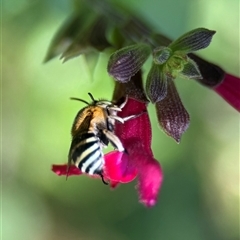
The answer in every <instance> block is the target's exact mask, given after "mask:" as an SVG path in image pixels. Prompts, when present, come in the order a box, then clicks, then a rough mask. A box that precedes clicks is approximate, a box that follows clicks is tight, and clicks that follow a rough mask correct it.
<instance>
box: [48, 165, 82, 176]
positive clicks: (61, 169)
mask: <svg viewBox="0 0 240 240" xmlns="http://www.w3.org/2000/svg"><path fill="white" fill-rule="evenodd" d="M52 171H53V172H54V173H56V174H57V175H58V176H62V175H67V164H63V165H54V164H53V165H52ZM81 174H82V172H81V171H80V170H79V169H78V168H77V167H75V166H74V165H71V166H70V167H69V171H68V176H72V175H81Z"/></svg>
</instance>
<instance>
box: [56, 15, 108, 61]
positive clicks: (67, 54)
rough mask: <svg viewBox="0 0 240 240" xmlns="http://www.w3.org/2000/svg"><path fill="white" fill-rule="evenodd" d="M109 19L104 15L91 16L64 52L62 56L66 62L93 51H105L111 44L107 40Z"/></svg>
mask: <svg viewBox="0 0 240 240" xmlns="http://www.w3.org/2000/svg"><path fill="white" fill-rule="evenodd" d="M108 27H109V24H108V21H107V19H106V18H105V17H103V16H98V17H96V16H92V17H89V20H88V22H87V23H86V26H85V27H84V28H83V29H79V33H78V35H77V37H76V38H75V40H74V41H73V42H72V44H71V45H70V46H69V47H68V48H67V49H66V51H64V52H63V54H62V56H61V58H62V59H63V61H64V62H66V61H67V60H69V59H71V58H73V57H77V56H79V55H81V54H84V53H88V52H91V51H94V50H95V51H103V50H104V49H106V48H107V47H110V46H111V44H110V43H109V41H108V40H107V38H106V36H107V31H108Z"/></svg>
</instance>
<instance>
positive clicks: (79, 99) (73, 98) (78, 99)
mask: <svg viewBox="0 0 240 240" xmlns="http://www.w3.org/2000/svg"><path fill="white" fill-rule="evenodd" d="M70 99H71V100H77V101H80V102H83V103H86V104H87V105H89V103H88V102H87V101H85V100H83V99H81V98H75V97H71V98H70Z"/></svg>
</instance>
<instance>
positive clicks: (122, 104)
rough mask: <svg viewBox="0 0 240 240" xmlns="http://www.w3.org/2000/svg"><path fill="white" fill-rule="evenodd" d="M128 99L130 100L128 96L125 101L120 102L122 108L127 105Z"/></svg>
mask: <svg viewBox="0 0 240 240" xmlns="http://www.w3.org/2000/svg"><path fill="white" fill-rule="evenodd" d="M127 101H128V96H126V97H125V99H124V102H123V103H121V104H120V106H119V108H121V109H122V108H124V106H125V105H126V103H127Z"/></svg>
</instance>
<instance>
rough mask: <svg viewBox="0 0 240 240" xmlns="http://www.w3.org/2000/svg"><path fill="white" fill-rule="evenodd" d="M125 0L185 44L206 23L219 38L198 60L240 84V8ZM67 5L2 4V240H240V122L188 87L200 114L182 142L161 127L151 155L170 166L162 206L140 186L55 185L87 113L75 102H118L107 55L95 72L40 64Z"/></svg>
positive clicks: (81, 64) (77, 63)
mask: <svg viewBox="0 0 240 240" xmlns="http://www.w3.org/2000/svg"><path fill="white" fill-rule="evenodd" d="M115 2H121V3H122V4H123V5H125V6H126V7H127V8H129V9H131V10H133V11H134V12H135V14H137V15H138V16H140V17H141V18H143V19H145V20H146V21H148V22H149V23H150V24H152V26H153V28H154V29H157V30H158V31H159V32H162V33H164V34H166V35H167V36H169V37H171V38H176V37H178V36H180V35H181V34H183V33H185V32H187V31H188V30H191V29H193V28H197V27H206V28H209V29H213V30H216V31H217V34H216V35H215V36H214V38H213V41H212V43H211V45H210V47H209V48H207V49H205V50H203V51H201V52H200V53H199V55H201V56H203V57H204V58H205V59H207V60H210V61H213V62H214V63H216V64H219V65H221V66H222V67H223V68H224V69H225V70H226V71H227V72H229V73H232V74H234V75H237V76H239V74H240V73H239V66H240V63H239V29H240V27H239V1H238V0H228V1H227V0H211V1H209V0H194V1H192V0H181V1H175V0H158V1H157V0H138V1H137V0H128V1H123V0H122V1H115ZM72 7H73V5H72V2H71V1H65V0H52V1H48V0H18V1H16V0H4V1H3V4H2V10H3V11H2V13H3V14H2V34H3V35H2V44H3V45H2V54H1V56H2V178H1V181H2V185H1V186H2V190H1V197H2V209H1V210H2V218H1V221H2V223H1V224H2V229H1V231H2V232H1V234H2V239H3V240H15V239H16V240H29V239H33V240H43V239H46V240H55V239H56V240H66V239H72V240H75V239H81V240H99V239H101V240H102V239H104V240H108V239H114V240H138V239H141V240H142V239H143V240H145V239H146V240H158V239H162V240H175V239H177V240H237V239H239V114H238V113H237V111H236V110H234V109H233V108H232V107H231V106H229V105H228V104H227V103H226V102H225V101H224V100H222V99H221V98H220V97H219V96H218V95H217V94H216V93H215V92H213V91H211V90H209V89H207V88H204V87H202V86H201V85H199V84H197V83H196V82H193V81H186V80H181V79H179V80H178V81H177V87H178V89H179V93H180V95H181V98H182V101H183V102H184V104H185V107H186V108H187V110H188V111H189V113H190V115H191V125H190V127H189V129H188V131H187V132H186V133H185V134H184V136H183V138H182V141H181V144H179V145H178V144H176V143H175V142H174V141H173V140H172V139H170V138H169V137H167V136H166V135H165V134H164V133H163V132H162V131H161V130H160V129H159V127H158V126H157V120H156V116H155V113H154V107H153V106H152V105H150V106H149V110H150V115H151V121H152V126H153V144H152V146H153V152H154V154H155V157H156V159H158V160H159V161H160V163H161V165H162V167H163V170H164V176H165V178H164V183H163V187H162V190H161V193H160V196H159V201H158V204H157V205H156V206H155V207H153V208H151V209H147V208H145V207H144V206H142V205H141V204H139V203H138V196H137V192H136V190H135V185H136V182H133V183H131V184H127V185H121V186H120V187H119V188H117V189H116V190H114V191H110V190H109V188H108V187H106V186H105V185H104V184H102V183H101V182H100V181H98V180H91V179H89V178H88V177H85V176H83V177H71V178H69V179H68V181H66V180H65V177H58V176H56V175H55V174H53V173H52V172H51V170H50V169H51V164H53V163H55V164H57V163H59V164H61V163H65V162H66V161H67V154H68V149H69V145H70V141H71V137H70V128H71V124H72V121H73V118H74V117H75V114H76V113H77V111H78V110H79V109H80V108H82V107H83V105H82V104H81V103H79V102H72V101H70V100H69V97H71V96H74V97H81V98H83V99H87V100H88V95H87V92H91V93H93V95H94V96H95V97H96V98H99V97H105V98H109V99H110V98H111V95H112V90H113V82H112V80H111V79H110V78H109V77H108V75H107V72H106V64H107V59H108V55H107V54H105V53H102V54H101V55H100V57H99V60H98V64H97V66H96V69H95V71H94V73H91V72H90V70H89V68H88V66H87V64H86V62H85V60H84V58H82V57H78V58H75V59H73V60H71V61H69V62H67V63H65V64H62V63H61V61H59V60H58V59H57V58H56V59H54V60H52V61H51V62H49V63H47V64H42V62H43V59H44V57H45V54H46V51H47V48H48V46H49V43H50V40H51V38H52V36H53V35H54V33H55V32H56V30H57V29H58V27H59V26H60V25H61V23H62V22H63V21H64V20H65V19H66V18H67V16H68V15H69V14H70V13H71V12H72Z"/></svg>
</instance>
